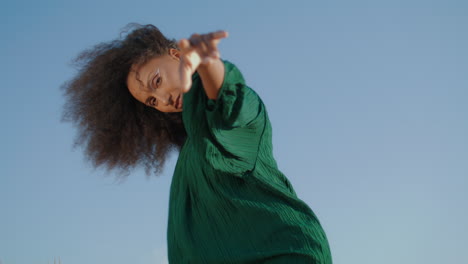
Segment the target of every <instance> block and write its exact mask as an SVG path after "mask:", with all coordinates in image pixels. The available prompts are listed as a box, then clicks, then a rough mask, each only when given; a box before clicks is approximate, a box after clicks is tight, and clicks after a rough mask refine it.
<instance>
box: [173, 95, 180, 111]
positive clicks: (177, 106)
mask: <svg viewBox="0 0 468 264" xmlns="http://www.w3.org/2000/svg"><path fill="white" fill-rule="evenodd" d="M174 105H175V108H176V109H181V108H182V95H179V96H178V97H177V99H176V101H175V104H174Z"/></svg>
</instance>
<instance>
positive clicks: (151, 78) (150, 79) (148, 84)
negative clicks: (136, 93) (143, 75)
mask: <svg viewBox="0 0 468 264" xmlns="http://www.w3.org/2000/svg"><path fill="white" fill-rule="evenodd" d="M158 74H159V75H161V74H160V73H159V68H158V69H157V70H156V72H155V73H154V74H153V77H151V73H150V75H149V76H148V81H147V84H146V85H147V87H148V89H151V88H150V87H152V86H151V83H152V81H153V79H154V77H156V75H158Z"/></svg>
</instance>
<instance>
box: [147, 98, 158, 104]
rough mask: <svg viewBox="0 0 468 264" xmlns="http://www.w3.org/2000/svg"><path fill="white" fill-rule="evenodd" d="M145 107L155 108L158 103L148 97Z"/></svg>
mask: <svg viewBox="0 0 468 264" xmlns="http://www.w3.org/2000/svg"><path fill="white" fill-rule="evenodd" d="M146 105H147V106H157V105H158V101H157V100H156V98H154V97H150V98H148V99H146Z"/></svg>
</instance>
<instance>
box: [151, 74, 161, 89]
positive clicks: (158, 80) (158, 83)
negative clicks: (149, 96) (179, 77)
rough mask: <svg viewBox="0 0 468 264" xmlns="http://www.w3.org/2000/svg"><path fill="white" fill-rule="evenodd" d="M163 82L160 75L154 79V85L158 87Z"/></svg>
mask: <svg viewBox="0 0 468 264" xmlns="http://www.w3.org/2000/svg"><path fill="white" fill-rule="evenodd" d="M161 83H162V78H161V77H160V76H157V77H155V78H154V79H153V87H154V88H158V87H159V86H160V85H161Z"/></svg>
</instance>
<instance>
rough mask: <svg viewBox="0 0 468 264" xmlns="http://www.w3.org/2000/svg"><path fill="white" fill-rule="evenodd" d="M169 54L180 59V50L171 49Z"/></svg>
mask: <svg viewBox="0 0 468 264" xmlns="http://www.w3.org/2000/svg"><path fill="white" fill-rule="evenodd" d="M169 56H171V57H172V58H173V59H175V60H180V50H178V49H169Z"/></svg>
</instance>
